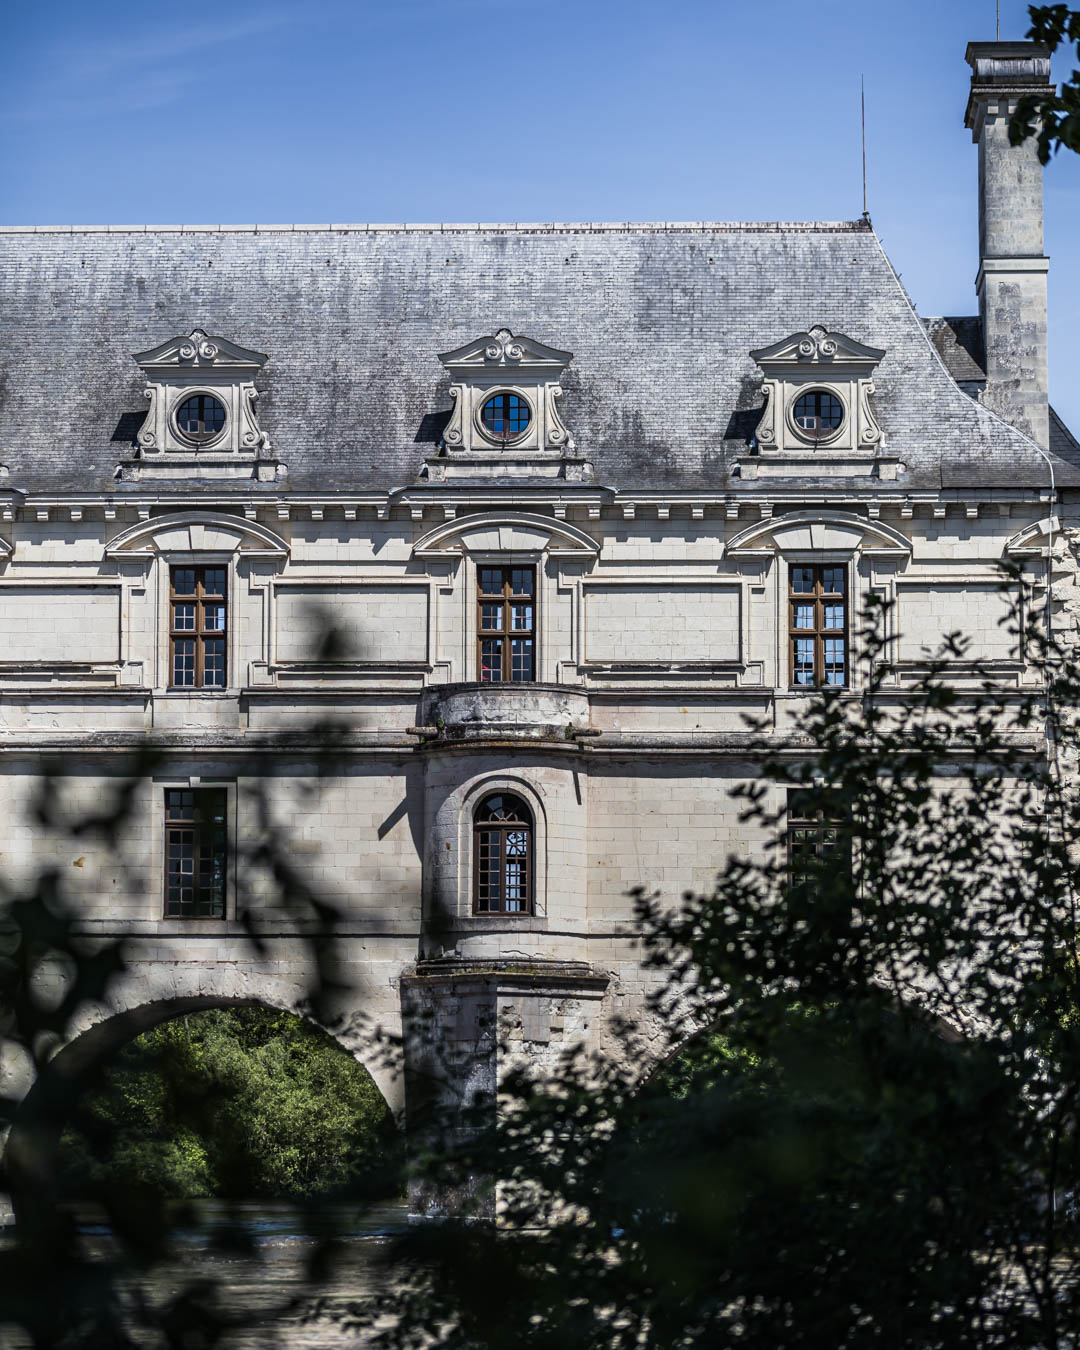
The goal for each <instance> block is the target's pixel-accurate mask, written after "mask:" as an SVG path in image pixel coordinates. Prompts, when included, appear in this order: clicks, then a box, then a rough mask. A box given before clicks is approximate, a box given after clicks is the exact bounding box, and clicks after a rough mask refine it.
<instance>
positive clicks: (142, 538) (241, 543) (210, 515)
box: [105, 511, 289, 558]
mask: <svg viewBox="0 0 1080 1350" xmlns="http://www.w3.org/2000/svg"><path fill="white" fill-rule="evenodd" d="M105 552H106V554H107V555H108V556H109V557H118V556H119V557H131V556H132V555H135V556H138V555H140V554H142V555H153V554H158V553H241V554H244V555H246V556H248V557H259V558H285V557H287V556H288V553H289V545H288V544H287V542H286V541H285V540H284V539H282V538H281V536H280V535H278V534H275V533H274V531H273V530H270V529H267V527H266V526H265V525H260V524H259V523H258V522H257V521H254V520H241V519H240V518H239V517H237V516H229V515H224V514H221V513H218V512H210V511H199V512H195V511H191V512H180V513H177V514H173V515H168V516H155V517H154V518H153V519H152V520H140V521H139V522H138V524H136V525H129V526H128V528H127V529H126V530H121V531H120V532H119V534H116V535H114V536H113V537H112V539H110V540H109V543H108V544H107V545H106V548H105Z"/></svg>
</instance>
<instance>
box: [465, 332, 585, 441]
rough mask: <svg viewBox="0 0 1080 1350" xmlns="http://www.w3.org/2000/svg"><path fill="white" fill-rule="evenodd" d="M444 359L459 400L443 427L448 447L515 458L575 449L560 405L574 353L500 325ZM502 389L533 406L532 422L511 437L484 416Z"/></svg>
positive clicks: (529, 408)
mask: <svg viewBox="0 0 1080 1350" xmlns="http://www.w3.org/2000/svg"><path fill="white" fill-rule="evenodd" d="M439 360H440V361H441V362H442V364H443V365H444V366H445V367H446V369H447V370H448V371H449V373H450V380H451V384H450V397H451V399H452V400H453V404H454V409H453V412H452V413H451V415H450V421H449V422H448V423H447V426H446V430H445V431H444V432H443V442H444V444H445V446H446V448H447V450H448V451H449V452H451V453H453V452H456V451H460V452H463V453H466V454H474V455H475V454H479V455H483V456H490V455H492V454H498V455H500V456H503V457H515V458H519V457H521V456H536V455H537V454H540V455H546V456H553V455H562V454H564V453H567V452H571V453H572V452H573V450H574V441H573V438H572V437H571V435H570V433H569V431H568V430H567V428H566V425H565V423H564V422H563V420H562V417H561V416H560V415H559V410H558V407H557V404H558V401H559V399H560V398H561V397H562V393H563V391H562V388H561V386H560V384H559V381H560V379H561V378H562V373H563V371H564V370H565V369H566V367H567V366H568V365H569V364H570V362H571V361H572V360H573V353H572V352H563V351H559V350H558V349H557V348H555V347H546V346H544V344H543V343H542V342H535V341H534V340H533V339H532V338H528V337H521V336H518V337H515V336H514V334H513V333H511V332H510V330H509V329H508V328H500V329H499V331H498V332H497V333H495V334H494V335H493V336H491V337H479V338H474V339H473V341H472V342H467V343H466V344H465V345H464V346H463V347H456V348H455V349H454V350H453V351H450V352H442V353H440V355H439ZM502 394H505V395H507V396H516V397H517V398H518V399H519V400H520V401H521V402H523V403H524V404H525V406H526V407H527V409H528V425H527V426H525V427H523V428H521V429H520V430H519V431H517V432H516V433H515V434H514V435H513V436H512V437H510V436H499V435H497V434H495V433H494V432H493V431H492V430H491V428H490V427H489V426H488V425H487V424H486V423H485V420H484V417H483V408H484V406H485V404H487V402H488V400H489V399H491V398H493V397H495V396H498V395H502Z"/></svg>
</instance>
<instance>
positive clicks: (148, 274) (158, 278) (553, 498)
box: [0, 43, 1080, 1109]
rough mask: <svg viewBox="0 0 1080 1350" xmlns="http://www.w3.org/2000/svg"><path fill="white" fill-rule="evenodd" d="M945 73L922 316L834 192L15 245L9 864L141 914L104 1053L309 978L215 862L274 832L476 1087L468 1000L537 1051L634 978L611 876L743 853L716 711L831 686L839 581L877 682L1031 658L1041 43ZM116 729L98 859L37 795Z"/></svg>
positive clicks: (1038, 426)
mask: <svg viewBox="0 0 1080 1350" xmlns="http://www.w3.org/2000/svg"><path fill="white" fill-rule="evenodd" d="M968 60H969V62H970V64H971V66H972V81H971V94H970V101H969V103H968V108H967V115H966V120H967V125H968V126H969V127H970V128H971V131H972V135H973V138H974V140H975V142H976V144H977V146H978V157H979V178H978V181H979V259H978V272H977V281H976V290H977V294H978V300H979V315H978V317H973V318H949V319H927V318H922V317H920V316H919V315H918V314H916V312H915V310H914V309H913V307H912V304H911V302H910V300H909V299H908V297H907V295H906V294H905V292H904V289H903V287H902V285H901V284H900V281H899V279H898V277H897V275H896V272H895V271H894V269H893V266H892V264H891V263H890V261H889V259H888V258H887V257H886V255H885V253H884V252H883V250H882V248H881V245H880V243H879V241H878V239H877V237H876V235H875V233H874V231H873V229H872V227H871V225H870V223H869V222H868V221H866V220H856V221H843V222H839V223H809V224H805V223H803V224H800V223H788V222H783V223H768V224H724V223H711V222H690V223H648V224H638V225H632V224H589V225H578V224H558V223H556V224H550V223H548V224H533V225H522V224H515V225H471V224H467V225H398V226H381V225H296V226H269V227H268V226H255V225H233V226H175V227H167V226H153V227H150V226H148V227H127V226H112V227H108V228H87V229H82V228H57V227H38V228H27V229H16V228H8V229H6V230H5V231H4V232H3V239H2V250H0V252H2V263H0V266H2V287H3V295H4V304H3V308H2V314H3V318H2V323H3V330H4V340H3V366H2V379H3V385H2V388H3V397H2V406H0V460H2V467H0V515H2V520H0V554H2V559H0V631H2V633H3V646H4V650H3V653H2V655H0V766H2V769H3V776H2V785H3V786H2V791H3V794H4V796H3V807H4V814H3V818H4V821H5V829H4V842H3V845H2V849H3V860H4V868H5V872H6V874H7V875H8V877H10V878H11V879H13V881H14V882H15V884H17V885H18V884H22V883H23V882H24V881H25V879H26V878H28V877H29V876H31V875H33V874H34V873H35V872H36V871H38V870H40V869H41V868H42V867H43V866H47V865H55V866H57V867H58V868H59V871H60V874H61V877H62V885H63V888H64V890H65V891H66V892H67V894H68V896H69V898H70V901H71V904H72V905H73V906H75V907H76V909H77V912H78V913H79V915H80V918H81V922H82V923H83V924H84V925H85V928H86V930H87V931H88V932H90V933H93V934H97V935H101V936H110V935H112V936H115V935H118V934H124V935H127V936H128V937H129V938H130V939H131V942H132V944H133V945H132V949H131V950H132V962H131V966H130V968H129V970H128V973H127V974H126V975H125V977H124V978H123V980H121V981H120V982H118V983H117V985H116V988H115V990H114V995H113V1005H112V1006H111V1007H109V1008H107V1009H102V1010H101V1017H100V1020H99V1021H98V1031H97V1033H96V1034H97V1035H98V1040H97V1042H95V1044H97V1045H98V1047H99V1048H100V1047H106V1048H107V1046H109V1045H114V1044H115V1043H116V1042H117V1040H119V1039H121V1038H124V1037H127V1036H129V1035H131V1034H133V1032H135V1031H137V1030H139V1029H141V1028H143V1027H145V1026H147V1025H149V1024H151V1023H152V1022H154V1021H155V1020H160V1019H161V1018H163V1017H166V1016H170V1015H173V1014H175V1013H177V1012H179V1011H183V1010H186V1009H190V1008H194V1007H200V1006H207V1005H212V1004H214V1003H221V1002H224V1001H228V1000H232V999H258V1000H262V1001H264V1002H268V1003H270V1004H272V1005H276V1006H281V1007H289V1008H297V1007H301V1006H303V1000H304V996H305V991H306V989H307V984H308V979H309V976H310V968H309V965H310V954H309V952H308V949H307V948H306V947H305V946H304V944H303V942H302V940H301V939H302V936H303V934H304V933H308V932H310V930H311V929H312V927H313V926H317V924H318V920H317V919H316V918H314V917H311V915H310V914H309V916H308V917H306V918H305V917H303V916H301V917H299V918H298V917H297V915H296V913H295V912H294V911H293V910H291V909H288V908H284V907H281V906H280V905H278V904H277V902H276V900H275V898H274V892H273V888H272V886H270V885H269V883H268V882H267V881H266V879H265V877H264V878H262V879H260V878H259V877H256V878H255V879H254V880H252V879H251V878H247V877H245V876H244V875H243V868H242V867H241V866H239V865H238V859H240V860H243V859H244V858H245V857H246V856H247V855H248V853H249V851H250V850H251V849H252V848H254V847H256V846H257V845H258V842H259V840H260V839H261V838H263V837H264V835H265V833H266V831H267V830H268V829H270V830H272V831H273V832H274V834H275V836H276V837H278V838H279V839H281V840H283V841H284V846H285V848H286V850H287V851H288V853H289V856H290V857H291V858H292V859H294V861H295V863H296V865H297V866H298V869H299V871H300V874H301V875H302V877H303V878H304V880H305V881H306V882H307V883H310V885H311V887H312V890H313V892H314V893H316V894H317V895H318V896H320V897H322V899H324V900H325V901H327V902H329V903H330V904H332V905H333V906H335V907H336V910H337V919H336V923H335V927H334V932H335V934H336V939H337V944H336V952H337V960H338V966H337V974H338V975H339V976H340V978H341V979H342V981H343V983H344V985H345V986H346V987H347V991H348V992H347V993H344V994H343V995H342V998H341V1005H342V1009H343V1010H344V1011H346V1012H350V1013H357V1014H363V1015H364V1016H365V1017H366V1018H368V1019H369V1020H370V1022H371V1023H376V1024H379V1025H381V1026H384V1027H386V1028H388V1029H390V1030H395V1029H396V1028H399V1027H400V1024H401V1010H402V1005H403V1000H404V1001H405V1002H406V1003H410V1002H412V1003H416V1004H419V1005H422V1006H425V1007H428V1008H429V1009H430V1010H431V1011H432V1012H433V1014H434V1021H435V1025H436V1026H437V1028H438V1033H437V1035H438V1042H439V1044H438V1054H436V1055H433V1056H432V1057H431V1063H430V1064H429V1065H428V1067H433V1068H435V1069H436V1070H437V1071H438V1072H439V1073H441V1074H442V1075H443V1077H444V1080H445V1084H446V1089H447V1091H449V1092H455V1091H460V1090H461V1089H462V1088H463V1086H464V1085H465V1081H466V1079H467V1085H468V1086H469V1088H470V1089H472V1088H477V1087H478V1088H480V1089H481V1090H484V1091H487V1090H490V1087H491V1083H492V1082H493V1072H494V1069H495V1065H496V1059H497V1055H498V1051H497V1048H496V1041H495V1037H494V1034H493V1029H494V1026H495V1024H496V1021H497V1019H498V1018H499V1017H500V1016H501V1017H503V1018H504V1019H505V1021H504V1025H505V1026H507V1027H509V1029H510V1034H511V1039H512V1040H513V1041H515V1042H516V1043H519V1044H521V1045H524V1046H526V1047H527V1048H528V1049H529V1051H530V1053H532V1054H534V1055H536V1056H539V1057H540V1058H541V1059H542V1057H543V1056H544V1055H545V1054H548V1053H551V1052H552V1051H553V1050H554V1049H556V1048H558V1047H559V1046H561V1045H563V1044H565V1043H566V1042H567V1041H568V1040H569V1039H571V1038H574V1037H577V1036H580V1035H585V1036H586V1037H591V1038H593V1040H594V1041H595V1040H597V1039H600V1040H602V1038H603V1029H604V1027H605V1025H606V1024H607V1019H608V1017H609V1015H610V1013H612V1012H613V1011H615V1010H617V1009H619V1008H627V1007H629V1008H630V1009H633V1008H635V1007H637V1006H638V1005H639V1004H640V1000H641V997H642V994H643V991H644V989H645V976H644V974H643V971H642V968H641V965H640V954H639V953H638V952H637V951H636V950H635V949H634V947H633V945H632V937H633V921H632V917H631V906H630V902H629V900H628V898H627V892H628V891H629V890H630V889H631V888H632V887H635V886H638V885H642V886H645V887H647V888H655V889H658V890H660V891H661V892H662V893H663V894H664V895H665V896H666V897H668V898H670V899H671V900H675V899H677V898H678V896H679V894H680V893H681V892H682V891H683V890H684V889H686V888H704V887H708V886H709V884H710V881H711V878H712V877H713V875H714V873H715V871H716V869H717V867H718V866H719V865H720V863H722V861H723V859H724V857H725V855H726V854H727V853H728V851H729V850H732V849H740V850H743V849H747V848H753V847H754V841H753V840H752V839H748V838H746V837H745V833H744V830H743V827H741V826H740V825H739V823H738V809H737V804H736V803H733V802H732V801H731V799H730V797H729V792H730V790H731V788H732V787H733V786H734V785H736V784H737V783H739V782H742V781H745V780H746V779H748V778H752V777H753V776H754V774H755V772H756V766H755V759H754V756H755V753H756V751H754V750H753V748H752V747H751V743H750V741H749V740H748V736H747V732H746V730H745V723H744V716H745V715H746V714H752V715H754V716H755V717H758V718H765V719H767V720H768V722H769V724H770V726H771V727H772V728H773V729H774V731H775V734H776V735H777V736H782V735H783V734H784V733H785V729H786V728H788V727H789V726H790V725H791V722H792V719H793V717H794V716H795V715H796V714H797V712H798V710H799V709H800V707H802V706H803V704H804V701H805V699H806V697H807V688H808V687H809V686H813V685H815V684H820V683H831V684H837V685H842V686H844V687H845V688H846V689H848V690H850V692H851V696H852V697H853V698H854V697H858V694H859V684H860V672H859V670H858V669H857V667H856V666H855V665H854V664H853V662H852V659H851V647H852V634H853V628H854V625H855V623H856V619H857V611H858V603H859V599H860V597H861V596H862V595H863V594H864V593H866V592H873V593H874V594H877V595H881V596H885V597H888V598H889V599H890V600H893V601H895V602H896V608H895V610H894V612H893V622H894V625H895V638H894V649H893V653H892V662H891V666H890V670H891V674H890V679H891V681H892V684H893V686H894V687H895V690H896V693H897V696H898V697H902V695H903V690H904V686H905V683H906V682H908V681H910V680H911V679H912V677H913V676H915V675H916V674H917V672H918V671H919V670H920V668H921V667H923V666H924V665H925V662H926V650H925V649H926V648H927V647H932V646H934V645H935V644H936V642H937V640H938V639H939V637H940V635H941V634H942V633H943V632H945V631H948V630H952V629H957V628H959V629H963V630H965V631H966V632H967V633H969V634H970V635H971V637H972V638H973V640H974V646H973V648H972V651H971V656H972V658H976V657H977V658H978V659H979V660H980V661H982V662H990V663H992V665H993V667H994V669H995V671H996V672H997V674H998V675H999V676H1000V678H1001V680H1002V681H1005V682H1006V683H1012V684H1014V685H1015V686H1017V687H1020V686H1023V685H1024V684H1025V683H1028V682H1030V681H1031V680H1032V679H1033V678H1034V677H1033V675H1032V674H1031V672H1030V671H1029V670H1028V669H1027V668H1026V666H1025V664H1024V662H1023V660H1022V659H1020V657H1019V655H1018V653H1017V652H1016V651H1015V650H1014V649H1013V647H1012V644H1011V640H1010V638H1009V636H1008V634H1007V633H1006V632H1005V631H1004V630H1003V629H1002V628H1001V627H1000V626H999V624H998V620H999V619H1000V618H1001V616H1002V614H1003V613H1004V605H1005V600H1004V599H1003V597H1002V595H1001V594H1000V592H999V590H998V585H999V575H998V572H997V565H998V563H999V561H1000V560H1001V559H1002V558H1008V557H1011V558H1014V559H1016V560H1018V561H1021V562H1022V563H1023V565H1024V566H1025V568H1026V569H1027V571H1028V572H1029V574H1030V576H1031V577H1032V579H1033V580H1034V581H1036V582H1037V581H1038V580H1039V579H1040V578H1041V577H1043V576H1044V575H1045V557H1046V549H1047V542H1048V541H1047V535H1048V531H1049V530H1050V528H1051V524H1050V522H1051V520H1052V518H1056V519H1057V520H1058V521H1059V522H1060V525H1061V529H1062V530H1063V531H1066V532H1067V531H1069V530H1070V529H1074V528H1075V527H1076V525H1077V523H1078V521H1077V517H1078V507H1080V493H1078V489H1080V446H1078V444H1077V442H1076V441H1075V440H1074V439H1073V437H1072V436H1071V435H1070V433H1069V432H1068V431H1067V430H1066V428H1065V427H1064V426H1063V425H1062V423H1061V422H1060V420H1059V419H1058V418H1057V417H1056V416H1055V415H1054V412H1053V410H1052V409H1051V407H1050V405H1049V403H1048V390H1047V361H1046V277H1047V259H1046V258H1045V257H1044V256H1043V250H1042V186H1041V175H1040V170H1039V166H1038V163H1037V160H1036V158H1035V154H1034V150H1033V148H1032V146H1031V145H1030V144H1029V145H1026V146H1023V147H1020V148H1012V147H1010V146H1009V144H1008V137H1007V131H1006V121H1007V114H1008V110H1009V108H1010V106H1012V103H1013V101H1014V100H1015V98H1016V97H1017V96H1018V94H1019V93H1021V92H1022V91H1023V90H1025V89H1029V88H1033V87H1040V86H1042V85H1045V84H1046V83H1047V81H1048V78H1049V59H1048V57H1047V55H1046V53H1045V52H1043V51H1042V50H1041V49H1038V48H1035V47H1033V46H1032V45H1031V44H1026V43H979V44H973V45H972V46H971V47H970V48H969V50H968ZM973 167H974V166H973ZM973 234H974V219H973ZM1055 528H1056V527H1055ZM955 678H956V679H957V681H959V682H961V683H963V682H964V681H965V680H969V681H970V680H971V679H973V678H974V676H973V672H972V669H971V665H970V663H967V664H966V663H964V662H957V664H956V668H955ZM328 719H329V720H330V721H331V722H333V723H334V724H335V725H336V727H337V730H335V731H334V733H333V736H332V750H333V754H332V765H331V767H330V768H329V769H328V768H327V759H326V747H327V742H326V738H325V736H324V735H323V734H322V732H320V730H319V727H320V726H321V725H322V724H325V723H326V722H327V720H328ZM147 745H149V746H150V747H152V748H153V749H154V750H155V751H156V752H157V754H158V756H159V758H158V759H157V760H156V762H155V763H154V765H153V767H152V771H146V772H145V773H144V775H143V776H142V777H141V778H140V781H139V786H138V788H137V790H136V793H135V800H134V810H133V814H132V818H131V823H130V826H129V828H128V830H127V833H126V835H125V838H124V839H123V840H122V847H121V850H120V856H119V858H118V857H117V856H116V855H114V854H113V853H112V852H110V851H109V850H108V849H107V848H106V846H105V843H104V842H103V841H102V840H101V839H100V838H98V837H96V836H94V835H93V834H92V833H90V834H86V835H84V836H80V838H79V839H77V840H75V841H73V840H72V839H71V838H70V837H68V836H67V835H65V833H64V832H63V831H62V830H60V829H57V830H56V831H52V832H50V831H49V830H47V829H45V828H43V827H42V826H41V825H40V823H36V822H35V820H34V818H33V817H32V815H31V814H30V813H29V804H30V802H31V800H32V799H33V797H34V794H35V792H36V789H37V784H38V777H39V775H40V774H41V772H42V769H43V767H47V768H49V769H51V770H53V771H55V772H56V773H58V774H59V779H60V784H61V788H62V794H63V796H64V800H65V801H66V802H67V803H68V804H69V805H71V806H73V807H79V806H82V807H84V808H93V807H94V806H95V804H97V803H99V802H100V801H102V800H103V799H104V800H108V797H109V790H110V789H109V784H110V781H113V780H116V779H118V778H122V777H123V776H124V775H126V774H129V773H130V772H131V765H132V755H133V754H134V753H135V752H136V751H138V749H139V748H140V747H145V746H147ZM255 789H259V790H261V792H262V796H261V797H259V796H258V795H257V793H256V792H255V791H254V790H255ZM266 812H268V813H269V817H267V815H266V814H265V813H266ZM245 908H247V909H248V910H249V911H250V912H251V913H253V914H254V915H255V918H256V921H257V924H258V927H259V928H260V930H261V934H262V945H261V947H259V948H254V947H253V946H252V945H251V944H250V942H249V940H248V936H247V930H246V928H245V924H244V921H243V919H242V911H243V910H244V909H245ZM339 1034H340V1035H341V1037H342V1039H343V1040H345V1041H346V1043H349V1044H352V1045H353V1046H354V1048H355V1049H356V1050H357V1053H358V1054H360V1055H361V1056H362V1057H365V1058H366V1059H367V1060H368V1062H369V1064H370V1066H371V1068H372V1070H373V1072H374V1074H375V1076H376V1079H377V1081H379V1083H380V1085H381V1086H382V1088H383V1090H384V1092H385V1093H386V1095H387V1097H388V1099H389V1100H390V1102H391V1103H392V1105H394V1106H395V1108H397V1109H401V1107H402V1105H403V1101H404V1098H403V1088H402V1079H401V1078H400V1076H397V1075H395V1074H394V1073H393V1072H392V1071H391V1070H390V1068H388V1067H387V1066H386V1065H383V1064H382V1063H380V1062H379V1061H378V1060H377V1058H376V1057H374V1056H372V1055H370V1054H369V1053H368V1051H367V1049H366V1048H365V1047H366V1042H365V1040H364V1038H363V1035H362V1028H361V1027H360V1025H359V1024H358V1023H357V1024H356V1025H353V1026H349V1027H345V1028H343V1029H340V1030H339ZM92 1039H93V1038H92V1037H91V1040H92ZM75 1045H78V1042H76V1043H75ZM416 1053H417V1054H418V1055H419V1054H420V1051H419V1050H417V1051H416ZM466 1061H467V1065H468V1067H467V1070H466V1068H465V1067H463V1066H464V1065H465V1063H466Z"/></svg>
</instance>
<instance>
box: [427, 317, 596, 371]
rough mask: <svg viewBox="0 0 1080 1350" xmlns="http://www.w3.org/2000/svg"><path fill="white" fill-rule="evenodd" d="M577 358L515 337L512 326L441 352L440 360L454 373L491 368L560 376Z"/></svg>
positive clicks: (541, 344)
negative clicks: (510, 328) (511, 330)
mask: <svg viewBox="0 0 1080 1350" xmlns="http://www.w3.org/2000/svg"><path fill="white" fill-rule="evenodd" d="M573 359H574V355H573V352H562V351H559V349H558V348H557V347H547V346H545V345H544V343H542V342H536V341H535V340H534V339H533V338H528V337H515V336H514V334H513V333H511V332H510V330H509V328H500V329H499V331H498V332H497V333H495V334H494V335H493V336H491V337H479V338H474V339H473V340H472V341H471V342H466V343H465V345H464V346H463V347H455V348H454V350H453V351H450V352H440V353H439V360H440V361H441V362H442V363H443V365H444V366H445V367H446V369H447V370H448V371H449V372H450V374H451V375H472V374H477V373H479V372H482V371H485V370H489V371H491V372H493V373H494V372H498V371H502V372H507V371H516V372H521V373H526V372H527V373H528V374H530V375H537V376H547V377H548V378H549V379H550V378H558V376H559V374H560V372H561V371H563V370H565V368H566V367H567V366H568V365H569V364H570V362H571V361H572V360H573Z"/></svg>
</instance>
